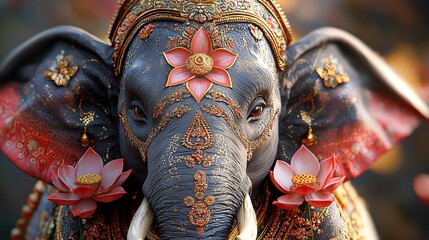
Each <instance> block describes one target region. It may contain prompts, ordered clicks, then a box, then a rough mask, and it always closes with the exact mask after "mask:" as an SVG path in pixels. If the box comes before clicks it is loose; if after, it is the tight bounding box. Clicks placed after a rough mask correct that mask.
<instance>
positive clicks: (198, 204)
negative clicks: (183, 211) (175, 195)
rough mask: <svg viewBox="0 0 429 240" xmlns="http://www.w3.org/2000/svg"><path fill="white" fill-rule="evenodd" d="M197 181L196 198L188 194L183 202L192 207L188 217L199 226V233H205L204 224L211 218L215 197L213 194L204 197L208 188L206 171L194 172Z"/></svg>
mask: <svg viewBox="0 0 429 240" xmlns="http://www.w3.org/2000/svg"><path fill="white" fill-rule="evenodd" d="M194 181H195V188H194V192H195V199H194V198H193V197H191V196H186V197H185V198H184V199H183V202H184V204H185V205H186V206H188V207H190V208H191V210H190V211H189V214H188V217H189V221H190V222H191V224H192V225H194V226H196V227H197V233H198V234H203V233H204V226H206V225H207V224H208V223H209V221H210V219H211V211H210V209H209V206H211V205H213V204H214V202H215V198H214V197H213V196H211V195H210V196H207V197H204V192H205V191H206V190H207V187H208V184H207V177H206V173H205V172H203V171H201V170H198V171H197V172H196V173H195V174H194Z"/></svg>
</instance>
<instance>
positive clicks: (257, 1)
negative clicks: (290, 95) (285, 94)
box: [109, 0, 292, 75]
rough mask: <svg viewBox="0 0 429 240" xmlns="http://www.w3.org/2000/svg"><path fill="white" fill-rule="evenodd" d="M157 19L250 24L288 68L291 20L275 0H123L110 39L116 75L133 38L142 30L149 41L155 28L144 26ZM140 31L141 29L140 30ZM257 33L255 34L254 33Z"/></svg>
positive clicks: (258, 36) (215, 23)
mask: <svg viewBox="0 0 429 240" xmlns="http://www.w3.org/2000/svg"><path fill="white" fill-rule="evenodd" d="M154 21H172V22H180V23H185V22H188V23H190V22H191V23H192V22H196V23H200V24H205V23H213V24H214V25H221V24H226V23H249V24H251V25H254V26H256V27H257V28H258V29H259V30H255V29H254V30H252V34H253V35H254V36H255V38H256V39H259V38H260V34H259V31H260V32H262V33H263V35H264V36H265V38H266V39H267V40H268V42H269V44H270V45H271V49H272V50H273V53H274V56H275V59H276V60H277V66H278V68H279V69H280V70H281V71H283V70H285V67H286V61H285V56H284V55H285V49H286V46H287V45H288V44H289V43H290V42H291V40H292V34H291V30H290V26H289V22H288V21H287V19H286V16H285V14H284V12H283V10H282V9H281V6H280V4H278V3H277V2H276V0H203V1H195V0H170V1H158V0H124V1H120V3H119V6H118V7H117V11H116V14H115V18H114V20H113V22H112V25H111V27H110V33H109V38H110V40H111V42H112V45H113V46H114V49H115V52H114V54H113V57H112V58H113V62H114V67H115V74H117V75H119V73H120V72H121V67H122V62H123V60H124V55H125V54H124V53H125V52H126V50H127V48H128V45H129V44H130V42H131V39H133V37H134V36H135V35H136V34H137V32H138V31H139V30H140V29H142V28H143V29H144V28H146V30H144V31H143V34H142V32H140V35H139V36H140V38H141V39H143V40H146V39H147V38H148V36H149V34H150V32H151V30H152V28H148V27H145V26H147V25H148V24H150V23H151V22H154ZM140 31H141V30H140ZM255 34H256V35H255Z"/></svg>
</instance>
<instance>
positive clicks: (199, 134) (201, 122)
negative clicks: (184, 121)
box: [182, 111, 213, 150]
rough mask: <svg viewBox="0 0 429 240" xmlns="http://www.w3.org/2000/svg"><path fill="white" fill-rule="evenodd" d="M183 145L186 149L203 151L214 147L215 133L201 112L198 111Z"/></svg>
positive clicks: (187, 131)
mask: <svg viewBox="0 0 429 240" xmlns="http://www.w3.org/2000/svg"><path fill="white" fill-rule="evenodd" d="M182 145H183V146H184V147H186V148H190V149H195V150H202V149H207V148H209V147H211V146H213V133H212V130H211V128H210V126H209V124H208V123H207V120H206V119H205V118H204V116H203V114H202V113H201V111H197V113H196V114H195V116H194V118H193V119H192V121H191V123H190V125H189V127H188V129H187V130H186V132H185V134H184V136H183V139H182Z"/></svg>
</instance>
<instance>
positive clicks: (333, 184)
mask: <svg viewBox="0 0 429 240" xmlns="http://www.w3.org/2000/svg"><path fill="white" fill-rule="evenodd" d="M334 171H335V158H334V156H331V157H329V158H327V159H325V160H323V161H322V162H320V163H319V160H317V158H316V156H314V154H313V153H312V152H311V151H310V150H308V149H307V148H306V147H305V146H304V145H303V146H301V148H299V149H298V151H297V152H296V153H295V154H294V155H293V156H292V159H291V165H289V164H288V163H286V162H284V161H280V160H277V162H276V165H275V166H274V171H270V177H271V180H272V181H273V183H274V185H275V186H276V187H277V189H278V190H280V191H281V192H282V193H284V194H285V195H283V196H280V197H279V198H278V199H277V201H274V202H273V204H274V205H276V206H278V207H280V208H284V209H294V208H297V207H298V206H299V205H301V204H302V203H303V202H304V200H305V201H306V202H307V203H308V204H310V205H312V206H314V207H317V208H321V207H327V206H329V205H330V204H331V203H332V202H333V201H334V195H333V194H332V193H331V192H332V191H334V190H335V189H337V188H338V187H339V186H340V185H341V184H342V183H343V181H344V178H345V177H344V176H343V177H333V175H334Z"/></svg>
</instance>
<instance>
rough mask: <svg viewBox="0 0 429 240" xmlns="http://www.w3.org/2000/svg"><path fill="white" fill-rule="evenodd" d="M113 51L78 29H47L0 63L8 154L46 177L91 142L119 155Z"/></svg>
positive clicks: (1, 130)
mask: <svg viewBox="0 0 429 240" xmlns="http://www.w3.org/2000/svg"><path fill="white" fill-rule="evenodd" d="M112 53H113V49H111V47H110V46H108V45H107V44H105V43H103V42H101V41H100V40H98V39H96V38H95V37H93V36H91V35H89V34H88V33H86V32H84V31H82V30H80V29H77V28H73V27H58V28H54V29H51V30H48V31H45V32H43V33H41V34H39V35H37V36H36V37H34V38H32V39H30V40H29V41H27V42H26V43H24V44H23V45H21V46H20V47H18V48H17V49H16V50H15V51H13V52H12V53H11V54H10V55H9V56H8V57H7V58H6V59H5V60H4V62H3V64H2V65H1V66H0V148H1V151H2V152H3V153H4V155H6V157H7V158H9V159H10V160H11V161H12V162H13V163H14V164H15V165H16V166H18V167H19V168H20V169H21V170H23V171H24V172H26V173H27V174H29V175H31V176H33V177H36V178H38V179H41V180H43V181H45V182H47V183H50V182H51V174H52V172H53V171H56V169H57V167H58V166H59V165H60V164H63V163H64V164H74V163H75V162H76V161H77V160H78V159H79V158H80V156H82V154H83V153H84V152H85V150H86V149H87V148H88V147H89V146H91V145H94V148H95V150H96V151H97V152H98V153H99V154H100V155H101V156H102V157H103V158H104V159H105V160H106V161H108V160H109V159H112V158H116V157H118V154H119V147H118V144H117V142H116V141H117V137H118V133H117V113H116V102H117V89H118V88H117V84H116V80H115V77H114V74H113V71H112V69H113V68H112V63H111V60H110V58H111V55H112ZM85 137H88V138H85Z"/></svg>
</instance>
